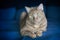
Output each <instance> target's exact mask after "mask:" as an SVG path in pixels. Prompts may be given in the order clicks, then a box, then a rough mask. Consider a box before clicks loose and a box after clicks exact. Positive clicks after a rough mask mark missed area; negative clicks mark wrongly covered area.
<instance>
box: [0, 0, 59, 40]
mask: <svg viewBox="0 0 60 40" xmlns="http://www.w3.org/2000/svg"><path fill="white" fill-rule="evenodd" d="M41 2H42V3H43V4H44V11H45V15H46V18H47V20H48V27H47V31H46V32H44V33H43V36H42V37H37V38H35V39H32V38H30V37H21V35H20V33H19V31H20V29H19V24H18V23H19V18H20V15H21V12H23V11H25V8H24V6H29V7H31V6H38V5H39V4H40V3H41ZM0 4H1V5H0V40H60V4H59V1H58V0H49V1H48V0H35V1H33V0H5V1H4V0H2V1H0Z"/></svg>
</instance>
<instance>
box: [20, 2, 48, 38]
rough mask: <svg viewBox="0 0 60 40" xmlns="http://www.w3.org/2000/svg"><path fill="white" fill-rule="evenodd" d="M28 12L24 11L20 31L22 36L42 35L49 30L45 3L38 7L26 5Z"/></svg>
mask: <svg viewBox="0 0 60 40" xmlns="http://www.w3.org/2000/svg"><path fill="white" fill-rule="evenodd" d="M25 8H26V10H27V13H28V14H27V13H26V12H22V14H21V22H20V33H21V35H22V36H29V37H31V38H36V37H37V36H38V37H41V36H42V33H43V32H44V31H46V30H47V19H46V16H45V14H44V11H43V4H42V3H41V4H40V5H39V6H37V7H27V6H25Z"/></svg>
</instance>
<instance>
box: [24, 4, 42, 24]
mask: <svg viewBox="0 0 60 40" xmlns="http://www.w3.org/2000/svg"><path fill="white" fill-rule="evenodd" d="M25 8H26V10H27V12H28V15H29V16H28V17H29V19H30V20H31V21H35V22H36V23H37V22H39V21H40V20H41V18H42V15H41V14H42V13H43V4H42V3H41V4H40V5H39V6H37V7H25Z"/></svg>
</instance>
